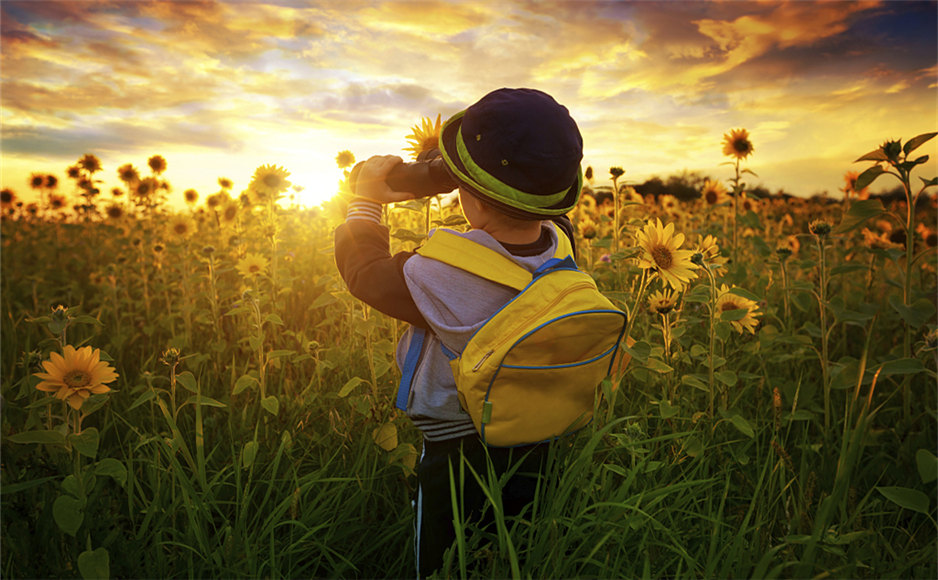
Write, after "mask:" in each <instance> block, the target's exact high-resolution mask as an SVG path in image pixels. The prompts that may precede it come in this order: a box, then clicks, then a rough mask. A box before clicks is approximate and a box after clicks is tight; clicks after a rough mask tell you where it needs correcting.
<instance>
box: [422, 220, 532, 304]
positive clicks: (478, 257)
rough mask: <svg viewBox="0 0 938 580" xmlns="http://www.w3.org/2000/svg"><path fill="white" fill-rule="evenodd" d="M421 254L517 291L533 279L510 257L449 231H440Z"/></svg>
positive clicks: (431, 237)
mask: <svg viewBox="0 0 938 580" xmlns="http://www.w3.org/2000/svg"><path fill="white" fill-rule="evenodd" d="M417 253H418V254H420V255H421V256H424V257H427V258H433V259H434V260H438V261H440V262H443V263H444V264H449V265H450V266H454V267H456V268H459V269H460V270H465V271H466V272H469V273H470V274H475V275H476V276H479V277H481V278H485V279H486V280H491V281H492V282H496V283H498V284H504V285H505V286H508V287H510V288H514V289H515V290H523V289H524V287H525V286H527V285H528V284H529V283H530V282H531V272H529V271H527V270H526V269H525V268H523V267H521V266H519V265H518V264H516V263H515V262H514V261H512V260H511V259H510V258H508V257H506V256H504V255H502V254H500V253H498V252H496V251H495V250H493V249H491V248H487V247H485V246H483V245H482V244H478V243H476V242H473V241H472V240H470V239H468V238H464V237H462V236H460V235H458V234H456V233H455V232H451V231H449V230H443V229H439V230H436V231H435V232H434V233H433V235H432V236H430V239H428V240H427V241H426V242H425V243H424V244H423V245H422V246H420V247H419V248H417Z"/></svg>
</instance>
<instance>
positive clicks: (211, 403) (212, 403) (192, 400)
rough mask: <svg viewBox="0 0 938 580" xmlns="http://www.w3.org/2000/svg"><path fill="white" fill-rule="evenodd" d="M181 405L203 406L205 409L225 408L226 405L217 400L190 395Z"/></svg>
mask: <svg viewBox="0 0 938 580" xmlns="http://www.w3.org/2000/svg"><path fill="white" fill-rule="evenodd" d="M183 405H204V406H207V407H227V406H228V405H226V404H224V403H222V402H221V401H219V400H217V399H213V398H211V397H206V396H205V395H192V396H191V397H189V398H188V399H186V402H185V403H183Z"/></svg>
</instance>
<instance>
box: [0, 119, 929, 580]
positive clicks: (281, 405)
mask: <svg viewBox="0 0 938 580" xmlns="http://www.w3.org/2000/svg"><path fill="white" fill-rule="evenodd" d="M436 126H437V127H438V121H437V125H436ZM433 127H434V124H433V123H431V122H430V121H429V120H428V119H425V120H424V127H423V129H422V131H423V132H426V131H430V130H432V129H433ZM420 134H421V130H417V131H415V135H417V136H418V137H419V135H420ZM935 135H936V134H935V133H926V134H923V135H919V136H916V137H913V138H911V139H909V140H907V141H901V140H898V141H886V142H885V143H883V144H882V145H881V146H880V147H878V148H877V149H875V150H873V151H871V152H870V153H867V154H865V155H862V156H860V157H859V159H858V165H857V167H859V171H856V172H851V173H848V174H847V175H846V179H845V185H844V186H843V188H842V190H841V192H842V193H843V196H842V197H838V198H837V199H834V198H833V197H831V198H826V197H825V198H822V197H817V198H811V199H805V198H799V197H790V196H781V195H775V196H771V195H770V196H767V197H765V196H763V197H758V196H756V195H754V194H753V193H752V190H751V188H750V186H749V185H748V184H747V180H748V179H750V177H749V176H750V174H752V171H750V170H749V169H748V168H747V163H748V162H749V160H750V158H751V156H753V155H755V154H756V152H755V151H754V148H753V145H752V141H750V136H749V134H748V132H747V131H745V130H743V129H736V130H733V131H731V132H728V133H727V134H726V135H725V136H724V149H723V153H724V154H725V155H726V157H727V159H728V162H727V163H726V164H725V165H724V166H721V167H719V168H714V173H716V174H718V175H719V176H720V177H719V178H718V179H711V180H707V181H706V182H705V183H704V184H703V186H702V187H701V188H700V191H699V192H697V193H698V194H699V195H698V196H697V197H696V198H694V199H691V200H687V199H684V200H680V199H678V198H677V197H675V196H672V195H657V196H650V195H648V196H642V195H641V194H639V193H638V192H637V191H636V189H635V187H634V186H633V185H632V184H630V183H629V182H628V180H627V176H626V171H625V170H624V169H623V168H621V167H612V168H609V172H608V174H607V175H599V174H598V173H599V172H596V174H593V171H592V169H590V170H588V172H587V174H588V175H587V177H588V178H589V179H588V183H587V185H586V186H585V187H584V191H583V193H582V196H581V200H580V203H579V205H578V206H577V208H576V209H575V211H573V212H572V213H571V215H570V217H571V219H572V221H573V223H574V225H575V228H576V232H577V234H576V238H577V239H576V243H577V249H578V262H579V265H580V267H581V269H583V270H585V271H587V272H589V273H590V274H591V275H592V276H593V278H594V279H595V280H596V281H597V283H598V285H599V287H600V288H601V289H602V290H603V292H604V293H605V294H606V295H607V296H608V297H609V298H610V299H611V300H612V301H613V302H614V303H615V304H616V305H617V306H618V307H620V308H621V309H623V310H624V311H625V312H627V313H628V337H629V338H628V340H627V341H626V343H624V344H623V345H622V354H623V356H622V357H621V359H620V362H619V364H618V365H616V368H615V369H614V372H613V373H612V375H611V376H610V377H609V378H608V379H607V380H605V381H604V382H603V383H602V384H601V385H599V387H598V389H597V398H596V414H595V419H594V421H593V422H592V423H591V424H590V425H589V426H588V427H587V428H585V429H583V430H581V431H580V432H578V433H577V434H575V435H573V436H569V437H567V438H565V439H562V440H560V442H559V443H558V444H557V445H554V449H553V451H552V456H551V469H550V473H551V476H550V477H549V478H548V479H549V480H548V481H546V482H544V485H543V488H542V489H541V493H539V495H538V499H537V500H536V501H535V503H534V504H533V505H532V506H531V509H530V510H529V511H526V512H525V513H523V514H522V515H521V516H518V517H512V518H505V517H504V516H503V515H502V514H500V513H499V511H498V509H497V508H492V509H494V510H495V520H496V521H497V522H498V525H497V526H496V527H495V529H489V528H485V529H477V528H476V523H475V522H472V521H465V522H463V521H459V522H458V524H459V527H460V529H466V530H472V531H474V532H475V533H471V534H461V533H460V534H457V536H458V539H457V542H456V544H455V545H454V547H453V548H452V549H451V550H450V552H449V553H448V555H447V560H446V565H445V567H444V569H442V570H441V571H440V572H439V573H438V574H439V575H440V576H441V577H442V576H445V577H450V576H458V577H467V576H474V577H478V576H481V577H513V578H521V577H525V578H547V577H551V578H565V577H596V578H637V577H642V578H645V577H649V578H651V577H703V578H729V577H733V578H736V577H757V578H771V577H784V578H790V577H799V578H801V577H825V576H827V577H851V578H881V577H915V578H918V577H921V578H934V577H936V576H938V560H936V554H938V521H936V517H938V516H936V505H938V493H936V492H938V484H936V480H938V457H936V440H938V439H936V438H938V428H936V426H938V414H936V413H938V388H936V380H938V374H936V363H938V324H936V293H938V287H936V266H938V250H936V237H938V236H936V230H935V228H936V222H938V195H936V186H938V181H936V178H935V176H934V175H928V173H929V172H930V171H932V170H933V169H934V164H933V163H932V164H928V163H927V161H928V159H927V157H925V156H921V155H918V154H917V153H916V150H917V149H918V148H919V147H920V146H921V145H922V144H923V143H925V142H927V141H928V140H929V139H931V138H933V137H935ZM413 145H414V147H413V148H414V153H415V154H416V153H418V152H419V151H420V150H421V149H422V148H423V147H424V146H425V144H424V143H422V142H421V140H420V139H419V138H417V139H414V143H413ZM857 153H858V155H859V154H860V153H861V152H859V151H858V152H857ZM337 162H338V163H339V166H340V167H343V168H346V167H350V166H351V165H352V164H353V163H354V155H353V154H352V153H351V152H348V151H343V152H341V153H339V155H338V157H337ZM166 164H167V161H166V160H165V159H163V158H162V157H161V156H158V155H157V156H153V157H152V158H150V162H149V173H141V172H140V171H138V170H137V169H136V168H135V167H133V166H132V165H129V164H128V165H124V166H122V167H120V168H118V169H117V175H118V177H119V178H120V180H121V183H122V184H123V185H124V186H123V187H121V188H116V189H114V190H113V191H111V192H107V193H102V192H100V191H99V190H98V184H99V183H100V175H102V174H101V173H100V172H102V171H104V169H103V168H102V167H101V164H100V162H99V161H98V159H97V158H96V157H95V156H94V155H92V154H88V155H85V156H84V157H82V158H81V159H79V160H78V162H77V163H76V164H75V165H74V166H72V167H70V168H69V169H68V174H69V178H70V179H73V180H74V188H73V191H72V192H70V193H69V194H62V193H59V192H60V191H62V190H64V189H65V187H64V186H63V185H62V184H59V183H57V180H56V179H55V178H54V177H52V176H43V175H36V176H34V178H33V181H32V184H31V185H32V187H33V189H34V190H35V192H36V194H37V200H36V201H30V202H26V203H24V202H22V201H19V200H18V197H17V195H16V193H15V192H14V191H11V190H9V189H7V190H4V191H3V196H2V202H3V213H2V217H3V221H2V272H0V283H2V314H3V317H2V326H0V332H2V343H0V351H2V354H0V377H2V390H0V395H2V469H0V499H2V519H0V529H2V537H0V549H2V551H0V556H2V559H0V575H2V576H3V577H5V578H37V577H57V578H58V577H83V578H101V577H109V576H113V577H133V578H175V577H189V578H276V577H290V578H297V577H329V578H334V577H341V578H346V577H348V578H375V577H393V578H397V577H411V576H412V575H413V569H414V561H413V538H412V534H413V533H412V515H411V505H410V500H411V497H412V493H413V488H414V485H415V477H414V467H415V464H416V461H417V458H418V454H419V451H420V447H421V443H420V435H419V433H418V432H417V431H416V430H415V429H414V427H413V426H412V425H411V424H410V422H409V421H408V419H407V418H406V417H405V416H404V415H403V414H402V413H401V412H400V411H398V410H396V409H395V407H394V397H395V393H396V387H397V382H398V380H399V378H400V371H399V370H398V368H397V365H396V363H395V361H394V353H395V346H396V344H397V340H398V338H399V337H400V336H401V334H402V333H403V332H404V331H405V329H406V324H404V323H401V322H399V321H396V320H394V319H392V318H389V317H387V316H384V315H383V314H381V313H379V312H377V311H375V310H372V309H371V308H369V307H368V306H366V305H364V304H362V303H361V302H360V301H358V300H356V299H355V298H354V297H352V296H351V295H350V294H349V293H348V291H347V289H346V287H345V284H344V282H343V281H342V279H341V278H340V276H339V274H338V272H337V270H336V266H335V261H334V257H333V250H332V247H333V237H332V236H333V230H334V229H335V227H336V225H337V224H339V223H341V221H342V220H344V217H345V206H346V203H347V200H348V196H349V195H350V194H349V192H348V190H347V187H346V186H345V185H344V184H339V187H338V194H337V195H336V196H335V197H334V198H333V199H332V200H330V201H329V202H326V203H325V204H324V205H323V206H322V207H319V208H313V209H306V208H301V207H298V206H296V205H292V204H290V203H288V202H287V201H286V196H287V195H289V192H290V185H291V184H290V182H289V181H288V178H289V172H288V171H287V170H286V169H284V168H282V167H278V166H273V165H265V166H262V167H259V168H258V169H257V172H256V173H255V175H254V178H253V180H252V181H251V183H250V184H249V185H248V186H247V187H246V188H245V190H244V192H243V193H241V194H234V193H233V184H232V183H231V182H230V181H229V180H227V179H224V178H223V179H220V180H219V191H218V192H217V193H213V194H212V195H209V196H207V197H206V198H205V199H204V200H203V199H200V196H199V194H198V193H197V192H195V191H194V190H185V191H184V192H183V194H182V197H183V198H184V202H185V204H186V205H185V207H184V208H182V209H176V208H175V206H173V205H172V204H170V203H169V200H170V196H171V195H172V196H174V197H178V195H179V194H176V193H173V191H174V190H173V188H172V187H171V186H170V185H169V184H168V183H167V182H166V181H165V180H164V179H163V177H162V173H163V172H164V171H165V168H166ZM874 182H875V184H876V185H877V186H878V187H880V186H881V187H898V186H901V191H902V192H903V193H902V196H900V197H896V196H892V197H887V196H881V195H871V194H870V192H869V191H870V188H871V186H872V185H873V184H874ZM890 182H891V183H890ZM385 218H386V222H387V224H388V226H389V228H390V232H391V242H392V244H391V245H392V251H399V250H412V249H414V248H415V247H417V246H418V245H420V244H421V243H422V241H423V240H424V239H425V238H426V235H427V232H428V231H429V230H431V229H433V228H437V227H448V228H453V229H459V230H461V229H465V228H466V227H468V226H467V224H466V222H465V220H464V219H463V217H462V215H461V213H460V211H459V208H458V206H457V205H456V204H453V203H452V202H451V200H450V199H449V198H448V197H447V196H440V197H436V198H425V199H419V200H413V201H409V202H406V203H399V204H396V205H393V206H388V207H387V208H386V210H385ZM483 480H484V481H486V482H487V483H486V485H487V486H488V487H489V488H490V491H492V490H493V489H494V488H497V486H498V485H499V483H498V481H495V480H488V479H486V478H485V477H484V474H483ZM495 491H496V492H497V489H496V490H495Z"/></svg>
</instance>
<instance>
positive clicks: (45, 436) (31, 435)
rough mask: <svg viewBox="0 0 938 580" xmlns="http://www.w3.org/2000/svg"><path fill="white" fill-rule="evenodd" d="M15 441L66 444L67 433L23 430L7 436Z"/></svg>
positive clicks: (9, 439) (8, 439)
mask: <svg viewBox="0 0 938 580" xmlns="http://www.w3.org/2000/svg"><path fill="white" fill-rule="evenodd" d="M5 439H6V440H7V441H12V442H13V443H41V444H44V445H65V435H63V434H62V433H59V432H58V431H45V430H43V431H23V432H21V433H16V434H14V435H10V436H9V437H5Z"/></svg>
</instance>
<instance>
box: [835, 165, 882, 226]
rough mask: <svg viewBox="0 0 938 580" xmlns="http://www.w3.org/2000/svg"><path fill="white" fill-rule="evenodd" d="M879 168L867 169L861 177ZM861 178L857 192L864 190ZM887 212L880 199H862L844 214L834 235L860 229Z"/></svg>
mask: <svg viewBox="0 0 938 580" xmlns="http://www.w3.org/2000/svg"><path fill="white" fill-rule="evenodd" d="M878 168H879V166H878V165H877V166H875V167H871V168H870V169H867V170H866V171H865V172H863V173H862V174H861V175H860V177H863V175H866V174H867V173H868V172H869V171H870V170H872V169H878ZM881 171H882V170H881ZM860 177H858V178H857V185H856V189H857V191H859V190H861V189H863V188H862V187H860ZM867 185H869V184H867ZM885 211H886V210H885V208H884V207H883V202H881V201H880V200H878V199H861V200H859V201H855V202H853V204H852V205H851V206H850V210H849V211H848V212H847V213H846V214H844V219H843V221H841V222H840V224H839V225H838V226H837V227H836V228H834V232H833V233H835V234H842V233H845V232H849V231H852V230H854V229H856V228H858V227H860V226H861V225H862V224H863V223H864V222H866V220H868V219H870V218H873V217H876V216H878V215H882V214H883V213H885Z"/></svg>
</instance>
